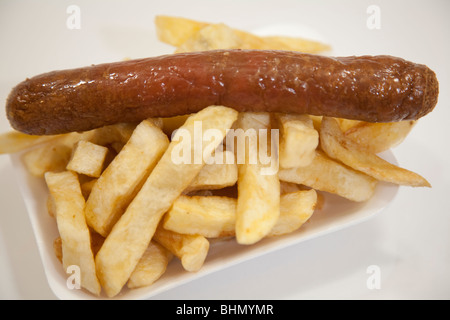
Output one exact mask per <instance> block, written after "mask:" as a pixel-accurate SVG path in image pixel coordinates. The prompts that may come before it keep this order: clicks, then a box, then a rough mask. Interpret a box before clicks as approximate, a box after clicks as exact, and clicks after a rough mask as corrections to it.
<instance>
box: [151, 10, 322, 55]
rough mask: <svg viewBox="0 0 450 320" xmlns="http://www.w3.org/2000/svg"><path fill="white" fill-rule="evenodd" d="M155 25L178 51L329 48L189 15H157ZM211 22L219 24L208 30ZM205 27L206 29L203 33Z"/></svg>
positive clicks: (311, 42) (311, 49) (300, 39)
mask: <svg viewBox="0 0 450 320" xmlns="http://www.w3.org/2000/svg"><path fill="white" fill-rule="evenodd" d="M155 25H156V33H157V35H158V38H159V40H161V41H162V42H165V43H168V44H170V45H173V46H175V47H178V49H177V52H186V51H196V50H211V49H260V50H264V49H266V50H290V51H301V52H305V53H319V52H326V51H329V50H330V46H329V45H327V44H323V43H321V42H318V41H314V40H309V39H304V38H298V37H297V38H296V37H285V36H267V37H260V36H257V35H254V34H252V33H250V32H246V31H242V30H237V29H232V28H230V27H228V26H226V25H224V24H210V23H206V22H200V21H195V20H191V19H186V18H179V17H171V16H157V17H156V18H155ZM211 25H213V26H216V27H212V28H210V29H209V30H208V29H207V28H208V27H210V26H211ZM204 29H205V30H206V31H205V32H204V33H203V34H201V33H202V31H204ZM215 38H216V39H217V40H216V39H215Z"/></svg>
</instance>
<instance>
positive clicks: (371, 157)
mask: <svg viewBox="0 0 450 320" xmlns="http://www.w3.org/2000/svg"><path fill="white" fill-rule="evenodd" d="M320 145H321V148H322V149H323V150H324V151H325V152H326V153H327V155H328V156H329V157H331V158H334V159H337V160H339V161H341V162H342V163H344V164H345V165H347V166H349V167H351V168H353V169H355V170H358V171H360V172H363V173H365V174H367V175H369V176H371V177H373V178H375V179H377V180H380V181H386V182H391V183H395V184H399V185H408V186H412V187H430V184H429V183H428V181H427V180H425V179H424V178H423V177H422V176H420V175H418V174H417V173H414V172H412V171H409V170H406V169H403V168H400V167H398V166H396V165H394V164H391V163H389V162H387V161H386V160H384V159H382V158H380V157H378V156H377V155H375V154H374V153H371V152H369V151H367V150H366V149H365V148H364V146H360V145H358V144H357V143H356V142H354V141H353V140H351V139H349V138H347V137H345V136H344V134H343V133H342V131H341V129H340V128H339V125H338V123H337V121H336V120H335V119H333V118H327V117H324V118H323V119H322V125H321V128H320Z"/></svg>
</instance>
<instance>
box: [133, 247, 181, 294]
mask: <svg viewBox="0 0 450 320" xmlns="http://www.w3.org/2000/svg"><path fill="white" fill-rule="evenodd" d="M172 257H173V255H172V253H171V252H170V251H169V250H167V249H166V248H164V247H163V246H161V245H160V244H158V243H156V242H154V241H150V244H149V246H148V247H147V249H146V250H145V252H144V254H143V255H142V257H141V259H140V260H139V262H138V264H137V265H136V268H135V269H134V270H133V273H132V274H131V276H130V279H129V280H128V283H127V287H128V288H130V289H133V288H140V287H145V286H149V285H151V284H153V283H154V282H155V281H156V280H158V279H159V278H160V277H161V276H162V275H163V274H164V272H165V271H166V269H167V265H168V264H169V262H170V260H171V259H172Z"/></svg>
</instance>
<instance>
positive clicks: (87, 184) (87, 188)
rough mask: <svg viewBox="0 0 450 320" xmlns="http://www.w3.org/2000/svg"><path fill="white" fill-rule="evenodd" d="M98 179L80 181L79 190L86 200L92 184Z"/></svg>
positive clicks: (92, 186)
mask: <svg viewBox="0 0 450 320" xmlns="http://www.w3.org/2000/svg"><path fill="white" fill-rule="evenodd" d="M97 180H98V179H91V180H88V181H85V182H81V181H80V185H81V192H82V193H83V197H84V198H85V199H86V200H87V199H89V195H90V194H91V192H92V188H94V184H96V183H97Z"/></svg>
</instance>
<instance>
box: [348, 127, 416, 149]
mask: <svg viewBox="0 0 450 320" xmlns="http://www.w3.org/2000/svg"><path fill="white" fill-rule="evenodd" d="M416 123H417V121H399V122H388V123H369V122H362V121H361V122H360V123H359V124H357V125H355V126H352V127H351V128H347V129H346V130H344V129H342V126H341V130H342V131H343V133H344V136H345V137H347V138H349V139H350V140H353V141H355V142H356V143H357V144H359V145H360V146H364V148H365V149H366V150H367V151H368V152H371V153H380V152H383V151H386V150H389V149H391V148H393V147H395V146H397V145H399V144H400V143H401V142H402V141H403V140H404V139H405V138H406V137H407V136H408V134H409V133H410V132H411V130H412V128H413V127H414V126H415V124H416Z"/></svg>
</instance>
